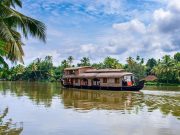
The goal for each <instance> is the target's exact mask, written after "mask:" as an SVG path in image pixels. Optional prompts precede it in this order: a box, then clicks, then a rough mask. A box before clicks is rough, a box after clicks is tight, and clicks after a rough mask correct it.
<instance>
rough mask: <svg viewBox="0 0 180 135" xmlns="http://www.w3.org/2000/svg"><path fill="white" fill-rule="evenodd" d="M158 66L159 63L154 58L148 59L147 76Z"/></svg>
mask: <svg viewBox="0 0 180 135" xmlns="http://www.w3.org/2000/svg"><path fill="white" fill-rule="evenodd" d="M156 65H157V61H156V60H155V59H154V58H151V59H148V61H147V63H146V67H147V69H146V74H147V75H150V74H151V71H152V69H153V67H154V66H156Z"/></svg>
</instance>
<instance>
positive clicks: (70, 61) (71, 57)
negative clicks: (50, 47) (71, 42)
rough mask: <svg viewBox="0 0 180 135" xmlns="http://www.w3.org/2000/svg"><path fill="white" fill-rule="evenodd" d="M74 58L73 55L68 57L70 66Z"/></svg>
mask: <svg viewBox="0 0 180 135" xmlns="http://www.w3.org/2000/svg"><path fill="white" fill-rule="evenodd" d="M73 60H74V58H73V56H69V57H68V62H69V65H70V67H71V66H72V63H73Z"/></svg>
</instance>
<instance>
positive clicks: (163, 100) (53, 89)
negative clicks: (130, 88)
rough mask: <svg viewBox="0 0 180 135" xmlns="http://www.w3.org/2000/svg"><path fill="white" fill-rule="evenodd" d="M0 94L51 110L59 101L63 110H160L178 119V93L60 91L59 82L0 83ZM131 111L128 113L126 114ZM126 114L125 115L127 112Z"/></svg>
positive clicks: (179, 114)
mask: <svg viewBox="0 0 180 135" xmlns="http://www.w3.org/2000/svg"><path fill="white" fill-rule="evenodd" d="M0 91H1V93H2V94H4V95H6V94H9V93H8V92H10V93H11V94H13V95H16V96H17V97H23V96H27V97H29V99H30V100H32V101H33V102H34V103H35V104H36V105H44V106H45V107H51V105H52V103H53V99H54V98H55V99H59V100H60V102H61V103H63V104H64V106H65V108H74V109H75V110H91V109H97V110H121V111H123V112H124V111H126V110H128V111H129V112H135V113H138V112H139V111H140V110H142V109H147V111H149V112H152V111H154V110H160V111H161V112H162V113H163V114H164V115H168V114H172V115H173V116H176V117H177V118H179V117H180V92H178V91H177V92H175V91H174V92H173V91H169V92H168V93H167V92H166V91H147V90H143V91H140V92H120V91H98V90H96V91H95V90H77V89H63V88H62V87H61V86H60V84H59V83H38V82H8V83H7V82H3V83H2V82H1V83H0ZM130 110H132V111H130ZM129 112H128V113H129Z"/></svg>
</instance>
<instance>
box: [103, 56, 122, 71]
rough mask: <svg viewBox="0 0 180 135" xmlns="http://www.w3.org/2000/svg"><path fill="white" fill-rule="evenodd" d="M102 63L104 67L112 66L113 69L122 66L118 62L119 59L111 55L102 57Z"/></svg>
mask: <svg viewBox="0 0 180 135" xmlns="http://www.w3.org/2000/svg"><path fill="white" fill-rule="evenodd" d="M103 64H104V67H105V68H113V69H118V68H122V65H121V64H120V63H119V61H118V60H117V59H115V58H111V57H106V58H105V59H104V62H103Z"/></svg>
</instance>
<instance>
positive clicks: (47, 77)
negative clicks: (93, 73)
mask: <svg viewBox="0 0 180 135" xmlns="http://www.w3.org/2000/svg"><path fill="white" fill-rule="evenodd" d="M73 61H74V58H73V57H72V56H69V57H68V58H67V59H66V60H63V61H62V62H61V63H60V65H59V66H54V65H53V60H52V56H46V57H45V58H44V59H40V58H37V59H35V60H34V61H33V62H32V63H30V64H29V65H28V66H26V67H25V66H24V65H21V64H18V65H16V66H14V67H11V68H9V67H8V65H3V64H1V66H0V78H1V79H3V80H12V81H16V80H28V81H58V80H60V78H61V77H62V76H63V70H64V68H67V67H76V66H92V67H95V68H97V69H103V68H112V69H120V68H123V69H125V70H126V71H129V72H132V73H134V74H135V76H136V78H137V79H142V78H144V77H145V76H147V75H155V76H156V77H157V78H158V82H162V83H179V82H180V53H179V52H178V53H176V54H175V55H174V56H173V57H171V56H170V55H165V56H163V57H162V59H158V60H156V59H154V58H150V59H148V60H147V62H146V63H145V62H144V59H143V58H141V57H140V56H137V57H136V58H132V57H128V58H127V59H126V64H121V63H120V62H119V60H118V59H115V58H112V57H106V58H105V59H104V60H103V61H102V62H99V63H91V61H90V58H88V57H83V58H82V59H81V60H80V62H79V63H77V65H73Z"/></svg>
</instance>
